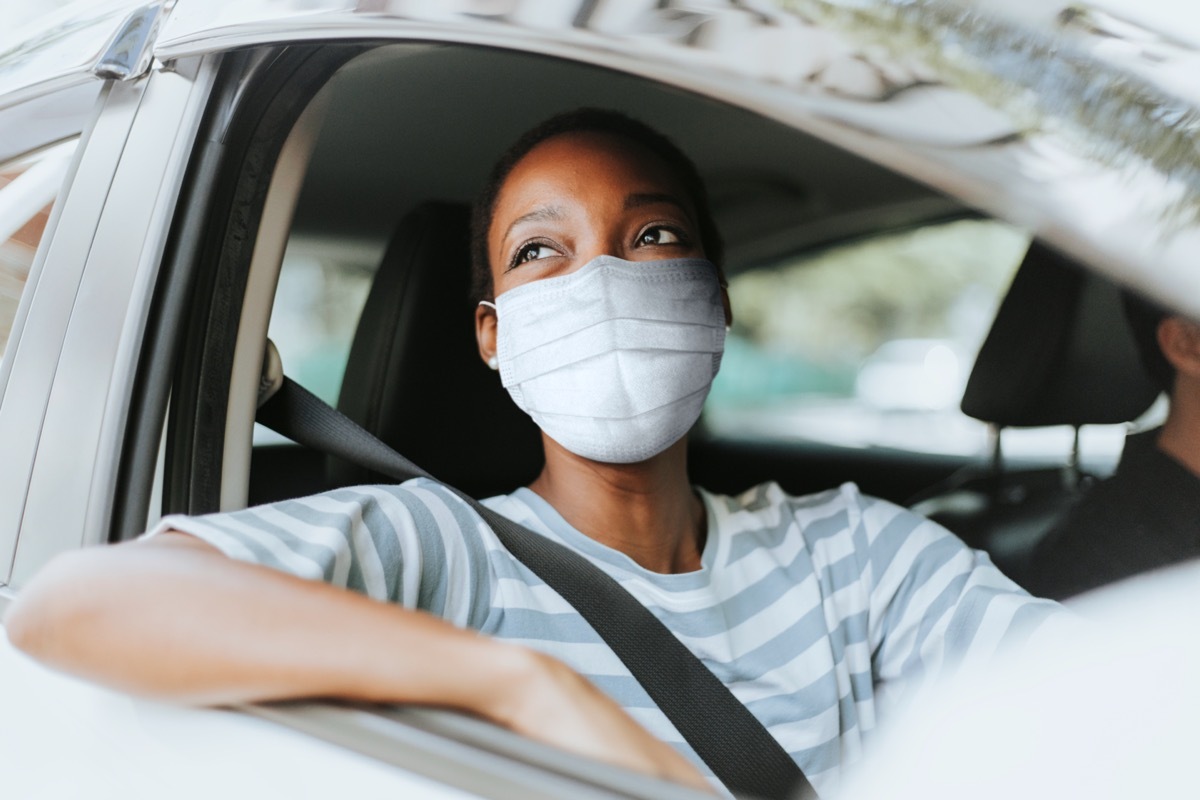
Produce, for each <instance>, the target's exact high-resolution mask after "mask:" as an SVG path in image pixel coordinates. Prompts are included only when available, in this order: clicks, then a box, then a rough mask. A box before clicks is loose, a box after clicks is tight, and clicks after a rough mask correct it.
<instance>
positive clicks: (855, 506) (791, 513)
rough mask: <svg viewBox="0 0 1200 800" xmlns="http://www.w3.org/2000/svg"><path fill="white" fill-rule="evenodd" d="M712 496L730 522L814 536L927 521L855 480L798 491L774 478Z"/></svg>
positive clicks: (713, 502)
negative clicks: (735, 492)
mask: <svg viewBox="0 0 1200 800" xmlns="http://www.w3.org/2000/svg"><path fill="white" fill-rule="evenodd" d="M707 497H708V498H709V500H710V505H712V506H713V507H715V508H716V509H717V511H718V515H719V517H720V518H721V520H722V521H723V522H725V523H726V525H728V524H730V523H737V527H740V528H746V527H751V526H754V525H755V524H757V525H760V526H761V527H774V526H776V525H778V524H780V523H781V522H782V523H787V524H793V523H794V524H796V525H797V526H798V528H799V530H800V531H801V532H802V533H803V534H804V535H805V536H810V537H815V538H823V537H826V536H832V535H837V534H839V533H840V534H849V533H852V532H854V531H859V530H861V529H863V528H864V527H866V528H869V529H871V530H872V531H878V530H880V529H882V528H885V527H887V525H889V524H891V523H893V522H895V521H896V520H898V519H899V520H904V521H910V522H912V523H913V524H919V523H920V522H927V521H928V520H925V518H924V517H921V516H919V515H917V514H913V513H912V512H911V511H909V510H907V509H905V508H902V507H901V506H898V505H895V504H894V503H890V502H888V501H886V500H881V499H879V498H877V497H872V496H871V495H867V494H863V492H862V491H861V490H860V489H859V488H858V486H857V485H856V484H854V483H844V484H842V485H841V486H837V487H834V488H832V489H827V490H825V491H821V492H814V493H812V494H804V495H793V494H789V493H788V492H786V491H784V490H783V488H782V487H780V485H779V484H778V483H775V482H773V481H772V482H767V483H762V484H759V485H758V486H754V487H752V488H750V489H748V490H746V491H744V492H742V493H741V494H738V495H733V496H728V495H716V494H711V493H707Z"/></svg>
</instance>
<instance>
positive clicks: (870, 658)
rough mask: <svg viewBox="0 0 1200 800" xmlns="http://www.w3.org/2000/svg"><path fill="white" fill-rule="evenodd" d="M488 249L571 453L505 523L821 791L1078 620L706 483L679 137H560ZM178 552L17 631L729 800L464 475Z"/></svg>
mask: <svg viewBox="0 0 1200 800" xmlns="http://www.w3.org/2000/svg"><path fill="white" fill-rule="evenodd" d="M473 230H474V236H473V245H474V251H475V261H476V264H475V269H476V280H475V285H476V291H477V294H478V299H479V300H480V301H481V302H480V305H479V308H478V311H477V314H476V332H477V336H478V342H479V352H480V356H481V357H482V358H483V360H484V361H485V362H487V363H488V364H489V365H491V366H493V367H494V368H496V369H497V370H498V371H499V378H500V380H501V381H502V382H503V383H504V385H505V386H506V387H507V388H508V390H509V391H510V393H511V394H512V396H513V399H514V400H515V401H516V403H517V404H518V405H519V406H520V407H521V408H523V409H524V410H526V411H527V412H528V413H529V414H530V415H531V416H532V417H533V419H534V420H535V421H536V422H537V423H538V425H539V426H540V427H541V429H542V432H543V443H544V447H545V456H546V461H545V469H544V470H543V471H542V473H541V474H540V475H539V476H538V478H537V479H536V480H535V481H534V482H533V483H532V484H531V485H530V486H529V487H526V488H521V489H518V490H517V491H515V492H513V493H512V494H510V495H507V496H503V497H497V498H493V499H491V500H489V501H487V502H488V505H490V506H491V507H492V508H493V509H495V510H496V511H498V512H499V513H501V514H504V515H505V516H508V517H509V518H511V519H514V520H515V521H517V522H520V523H522V524H524V525H525V526H527V527H529V528H530V529H532V530H533V531H535V532H536V533H537V534H540V535H544V536H547V537H550V538H552V539H554V540H557V541H559V542H562V543H565V544H566V545H568V546H569V547H572V548H574V549H576V550H577V551H579V552H580V553H582V554H583V555H584V556H586V557H587V558H588V559H590V560H591V561H592V562H593V563H595V564H596V565H597V566H598V567H599V568H600V569H602V570H604V571H606V572H608V573H609V574H610V575H611V576H613V577H614V578H615V579H616V580H617V581H619V582H620V583H621V585H622V586H623V587H624V588H625V589H627V590H628V591H629V592H630V593H631V594H632V595H633V596H634V597H635V598H636V599H637V600H639V601H640V602H641V603H643V604H644V605H645V606H647V607H648V608H649V609H650V610H651V611H652V612H653V613H654V614H655V615H656V616H658V617H659V618H660V619H661V620H662V621H663V622H664V624H666V626H667V627H668V628H670V629H671V630H672V631H673V632H674V633H675V634H676V635H677V636H678V637H679V638H680V640H681V641H682V642H683V643H684V644H685V645H686V646H687V647H688V648H690V649H691V650H692V651H693V652H694V653H695V654H696V655H697V656H699V657H700V658H701V659H702V660H703V661H704V662H705V664H706V665H707V666H708V667H709V668H710V669H711V670H712V671H713V672H714V673H715V674H716V675H717V676H718V677H719V678H721V679H722V680H723V681H724V682H725V683H726V684H727V685H728V686H729V687H730V688H731V689H732V691H733V692H734V694H735V695H736V696H737V697H738V699H739V700H741V701H742V702H743V703H744V704H745V705H746V706H747V707H748V708H749V709H750V711H751V712H752V713H753V714H754V715H755V716H756V717H758V719H760V720H761V721H762V722H763V724H764V725H765V726H766V727H767V728H768V730H769V731H770V732H771V734H772V735H773V736H774V737H775V738H776V739H777V740H778V741H779V742H780V743H781V744H782V746H783V747H784V749H785V750H787V751H788V752H789V753H790V754H791V755H792V756H793V757H794V758H795V760H796V761H797V762H798V763H799V765H800V766H801V767H802V769H803V770H804V772H805V773H806V774H807V776H808V778H809V779H810V781H812V782H813V784H814V786H815V788H816V789H817V790H818V791H824V790H825V789H826V788H828V787H831V786H832V785H833V784H834V783H835V782H836V779H837V776H838V775H839V773H840V770H841V768H842V767H843V765H844V764H846V763H848V762H849V761H852V760H854V759H855V758H856V757H857V756H858V755H859V753H860V751H861V747H862V741H863V737H864V735H866V734H867V733H868V732H869V731H870V730H871V729H872V728H873V727H875V725H876V718H877V714H878V713H879V707H880V704H881V702H882V701H883V700H884V699H887V698H889V697H891V696H893V695H895V694H897V693H900V692H903V691H907V690H910V689H912V687H914V686H915V685H916V684H917V683H918V682H920V681H921V680H924V679H927V678H928V676H929V675H931V674H933V673H937V672H939V671H941V670H942V669H943V668H944V667H945V666H946V665H948V664H951V663H953V662H955V661H959V660H961V659H963V658H964V657H972V656H980V655H986V654H988V653H990V652H992V651H993V650H994V649H995V648H996V647H997V646H998V645H999V644H1001V643H1002V642H1003V641H1004V640H1005V639H1008V638H1011V637H1013V636H1015V635H1017V634H1018V633H1021V632H1025V631H1028V630H1030V629H1031V628H1033V627H1034V626H1036V625H1037V624H1038V623H1040V622H1041V621H1042V620H1044V619H1045V618H1046V617H1048V616H1049V615H1052V614H1054V613H1055V609H1056V607H1055V606H1054V605H1053V604H1051V603H1047V602H1045V601H1039V600H1034V599H1033V598H1030V597H1029V596H1028V595H1026V594H1025V593H1024V592H1022V591H1021V590H1020V589H1019V588H1018V587H1016V586H1015V585H1014V584H1013V583H1011V582H1010V581H1008V580H1007V579H1006V578H1005V577H1004V576H1003V575H1001V574H1000V573H999V572H998V571H997V570H996V569H995V568H994V567H992V566H991V564H990V563H989V562H988V560H987V558H986V557H985V556H982V555H980V554H977V553H975V552H973V551H971V550H969V549H968V548H967V547H965V546H964V545H963V544H962V543H961V542H960V541H959V540H958V539H956V538H955V537H953V536H952V535H951V534H949V533H947V532H946V531H945V530H943V529H941V528H939V527H938V526H936V525H934V524H933V523H931V522H929V521H927V520H924V519H922V518H920V517H917V516H915V515H913V514H910V513H909V512H907V511H905V510H904V509H902V508H899V507H897V506H894V505H892V504H889V503H887V502H884V501H880V500H877V499H873V498H870V497H865V496H863V495H861V494H860V493H859V492H858V491H857V489H856V488H855V487H854V486H852V485H846V486H843V487H840V488H837V489H833V490H831V491H828V492H824V493H821V494H818V495H812V496H808V497H799V498H798V497H789V496H787V495H786V494H785V493H784V492H782V491H781V490H780V489H779V487H778V486H776V485H774V484H765V485H762V486H758V487H755V488H752V489H750V490H748V491H747V492H745V493H744V494H743V495H741V496H739V497H722V496H716V495H712V494H710V493H708V492H705V491H704V490H703V489H700V488H697V487H694V486H692V485H691V484H690V482H689V480H688V476H687V472H686V466H685V461H686V459H685V451H686V447H687V442H686V431H687V430H688V428H689V427H691V425H692V424H693V423H694V422H695V421H696V419H697V417H698V415H699V413H700V407H701V405H702V403H703V401H704V398H705V396H706V395H707V392H708V388H709V385H710V384H711V381H712V378H713V376H714V375H715V373H716V370H717V367H718V365H719V362H720V358H721V353H722V348H723V344H724V335H725V330H726V326H727V325H728V324H729V323H730V321H731V312H730V308H729V301H728V297H727V295H726V293H725V289H724V285H723V284H724V281H723V279H722V274H721V271H720V268H719V267H718V266H717V263H718V262H719V259H720V242H719V238H718V236H717V234H716V230H715V227H714V226H713V224H712V220H711V217H710V214H709V211H708V207H707V201H706V198H705V194H704V190H703V187H702V185H701V183H700V180H699V178H698V177H697V174H696V171H695V169H694V167H693V166H692V165H691V163H690V162H689V161H688V160H687V158H686V157H685V156H684V155H683V154H682V153H681V152H680V151H679V150H678V149H677V148H676V147H675V146H674V145H673V144H671V143H670V142H669V141H668V140H666V139H664V138H663V137H662V136H660V135H659V134H657V133H656V132H654V131H652V130H650V129H648V128H646V127H645V126H643V125H641V124H639V123H636V122H634V121H632V120H630V119H628V118H626V117H623V116H620V115H616V114H613V113H610V112H602V111H581V112H572V113H570V114H567V115H563V116H560V117H557V118H555V119H553V120H550V121H549V122H547V123H544V124H543V125H541V126H539V127H538V128H536V129H534V130H533V131H531V132H529V133H528V134H526V135H525V136H524V137H523V138H522V139H521V140H520V141H519V142H518V143H517V144H516V145H515V146H514V147H513V149H512V150H511V151H510V152H509V153H508V154H507V155H506V156H505V157H504V158H503V159H502V160H501V161H500V163H499V164H498V165H497V167H496V170H495V172H494V174H493V176H492V179H491V181H490V182H489V184H488V186H487V187H486V188H485V190H484V192H483V194H482V196H481V199H480V201H479V202H478V203H477V205H476V209H475V218H474V226H473ZM480 457H481V458H502V457H503V454H496V453H481V454H480ZM152 534H153V535H151V536H148V537H145V538H143V539H141V540H139V541H137V542H134V543H129V544H122V545H118V546H115V547H111V548H103V549H96V550H89V551H86V552H79V553H74V554H71V555H68V556H65V557H63V558H61V559H60V560H58V561H56V562H55V563H54V564H52V565H51V566H50V567H48V568H47V569H46V570H45V571H44V573H43V574H42V575H41V576H39V578H38V579H37V580H35V581H34V582H33V583H32V584H31V585H30V586H29V587H28V588H27V589H26V590H25V591H24V592H23V593H22V595H21V597H20V598H19V600H18V602H17V603H16V604H15V605H14V606H13V609H12V612H11V614H10V615H9V618H8V620H7V625H8V633H9V636H10V637H11V638H12V639H13V641H14V642H15V643H16V644H17V646H19V647H21V648H23V649H25V650H26V651H28V652H30V653H32V654H33V655H35V656H36V657H38V658H40V659H42V660H44V661H46V662H47V663H49V664H52V665H54V666H57V667H59V668H62V669H65V670H68V671H71V672H74V673H76V674H79V675H83V676H86V677H90V678H93V679H95V680H97V681H102V682H104V683H107V684H109V685H113V686H116V687H119V688H123V689H126V690H128V691H132V692H138V693H142V694H149V695H155V696H160V697H166V698H171V699H175V700H180V701H184V702H193V703H231V702H244V701H254V700H268V699H276V698H285V697H312V696H342V697H349V698H354V699H359V700H368V701H379V702H405V703H428V704H435V705H439V706H449V707H455V708H460V709H463V710H465V711H469V712H471V713H475V714H479V715H482V716H484V717H486V718H488V719H491V720H494V721H496V722H498V723H500V724H502V725H505V726H508V727H510V728H512V729H513V730H516V731H518V732H520V733H523V734H525V735H528V736H530V737H533V738H536V739H540V740H542V741H546V742H549V743H552V744H554V745H557V746H560V747H563V748H566V749H569V750H573V751H575V752H578V753H582V754H585V755H590V756H594V757H596V758H600V759H605V760H607V761H610V762H612V763H615V764H620V765H623V766H626V767H629V768H632V769H637V770H642V771H644V772H647V773H650V774H653V775H658V776H661V777H667V778H670V779H674V780H678V781H681V782H684V783H690V784H692V785H705V778H704V777H702V774H701V773H702V771H704V766H703V764H702V763H700V762H699V761H698V759H696V757H695V754H694V753H693V752H692V751H691V749H690V748H689V747H688V746H687V745H686V744H685V743H683V742H682V740H681V737H680V736H679V734H678V733H677V732H676V731H675V729H674V728H673V726H672V725H671V724H670V723H669V722H668V721H667V719H666V717H665V716H663V714H662V713H661V712H660V711H659V710H658V709H657V707H656V706H655V705H654V703H653V702H652V701H651V700H650V699H649V697H648V696H647V695H646V694H645V692H644V691H643V690H642V688H641V687H640V686H639V685H638V684H637V683H636V681H634V679H633V678H632V677H631V676H630V675H629V673H628V672H627V671H626V670H625V668H624V666H623V665H622V664H621V662H620V661H619V660H617V659H616V657H615V656H614V655H613V653H612V652H611V651H610V650H609V649H608V648H607V646H606V645H605V644H604V643H603V642H602V641H601V640H600V639H599V637H598V636H597V635H596V633H595V632H594V631H593V630H592V629H591V627H590V626H588V625H587V624H586V623H584V622H583V621H582V620H581V619H580V618H579V616H578V615H577V614H576V613H575V612H574V610H573V609H572V608H571V607H570V606H569V605H567V604H566V603H565V602H564V601H563V600H562V599H561V598H560V597H559V596H558V595H557V594H556V593H554V592H553V591H551V590H549V589H548V588H547V587H546V586H545V585H544V584H543V583H542V582H541V581H540V580H538V579H537V578H536V577H535V576H534V575H533V574H532V573H531V572H530V571H529V570H528V569H526V568H525V567H524V566H523V565H522V564H521V563H519V562H517V561H516V560H514V559H513V558H512V557H511V556H510V555H509V554H508V553H507V551H505V550H504V548H503V547H502V546H501V545H500V543H499V542H498V541H497V540H496V538H495V536H494V534H493V533H492V532H491V530H490V529H488V528H487V526H486V525H485V524H484V523H483V522H482V520H481V519H480V518H479V517H478V516H477V515H475V514H474V512H472V511H471V510H470V508H469V507H467V506H466V505H464V504H463V503H462V502H461V501H460V500H458V499H457V498H456V497H455V496H454V495H453V494H451V493H450V492H448V491H446V490H445V489H444V488H442V487H440V486H439V485H437V484H436V483H433V482H431V481H427V480H416V481H409V482H407V483H405V484H403V485H400V486H374V487H359V488H354V489H340V490H336V491H332V492H328V493H326V494H322V495H318V496H315V497H310V498H306V499H303V500H296V501H288V502H283V503H278V504H274V505H271V506H265V507H260V508H253V509H247V510H244V511H238V512H233V513H227V514H215V515H210V516H206V517H198V518H185V517H170V518H167V519H165V520H164V521H163V523H162V524H161V525H160V526H159V527H158V528H157V529H156V531H154V532H152ZM347 589H350V590H351V591H347ZM481 634H483V635H481ZM664 742H666V743H668V744H669V745H670V746H668V744H664Z"/></svg>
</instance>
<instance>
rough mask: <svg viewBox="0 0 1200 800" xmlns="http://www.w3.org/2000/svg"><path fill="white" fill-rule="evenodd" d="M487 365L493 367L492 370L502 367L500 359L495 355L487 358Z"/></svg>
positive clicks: (489, 367)
mask: <svg viewBox="0 0 1200 800" xmlns="http://www.w3.org/2000/svg"><path fill="white" fill-rule="evenodd" d="M487 365H488V369H492V370H497V369H500V362H499V361H498V360H496V357H495V356H492V357H491V358H489V359H488V360H487Z"/></svg>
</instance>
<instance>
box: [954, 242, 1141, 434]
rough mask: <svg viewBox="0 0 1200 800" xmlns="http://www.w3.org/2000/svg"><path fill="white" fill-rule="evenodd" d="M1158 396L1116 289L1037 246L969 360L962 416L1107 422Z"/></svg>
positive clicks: (1010, 422) (1034, 422)
mask: <svg viewBox="0 0 1200 800" xmlns="http://www.w3.org/2000/svg"><path fill="white" fill-rule="evenodd" d="M1158 392H1159V390H1158V388H1157V387H1156V386H1155V385H1154V383H1153V382H1152V381H1151V380H1150V378H1149V377H1148V376H1147V375H1146V373H1145V370H1144V369H1143V368H1142V366H1141V362H1140V361H1139V360H1138V354H1137V348H1136V346H1135V345H1134V341H1133V336H1132V334H1131V333H1130V332H1129V329H1128V327H1127V326H1126V324H1125V317H1124V314H1123V312H1122V308H1121V295H1120V292H1119V291H1118V289H1117V288H1116V287H1115V286H1113V285H1112V284H1110V283H1108V282H1107V281H1104V280H1102V279H1100V278H1099V277H1097V276H1095V275H1093V274H1091V273H1089V272H1087V271H1085V270H1083V269H1082V268H1081V267H1079V266H1078V265H1076V264H1075V263H1073V262H1071V261H1070V260H1069V259H1067V258H1066V257H1064V256H1063V255H1061V254H1059V253H1056V252H1054V251H1052V250H1050V249H1049V248H1047V247H1046V246H1045V245H1042V244H1040V243H1038V242H1037V241H1034V242H1033V244H1032V245H1030V247H1029V252H1027V253H1026V254H1025V260H1024V261H1023V262H1022V264H1021V268H1020V269H1019V270H1018V271H1017V275H1016V277H1015V278H1014V279H1013V283H1012V286H1011V287H1010V288H1009V290H1008V294H1007V295H1006V296H1005V298H1004V301H1003V302H1002V303H1001V304H1000V310H999V311H997V312H996V319H995V321H994V322H993V323H992V329H991V331H990V332H989V333H988V336H987V339H986V340H985V341H984V343H983V347H982V348H981V349H980V351H979V356H978V358H976V360H975V366H974V368H973V369H972V370H971V377H970V379H969V380H968V381H967V388H966V391H965V392H964V394H963V400H962V410H963V413H965V414H967V415H968V416H972V417H975V418H976V419H980V420H983V421H985V422H991V423H995V424H998V425H1001V426H1005V427H1008V426H1017V427H1033V426H1042V425H1093V424H1113V423H1119V422H1127V421H1129V420H1132V419H1136V418H1137V417H1138V416H1140V415H1141V414H1142V413H1143V412H1144V411H1145V410H1146V409H1147V408H1149V407H1150V404H1151V403H1152V402H1154V399H1155V398H1156V397H1157V396H1158Z"/></svg>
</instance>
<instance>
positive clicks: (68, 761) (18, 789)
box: [0, 636, 474, 800]
mask: <svg viewBox="0 0 1200 800" xmlns="http://www.w3.org/2000/svg"><path fill="white" fill-rule="evenodd" d="M0 709H3V717H4V720H5V724H4V725H2V726H0V786H2V787H3V793H4V796H5V797H12V798H23V799H25V798H28V799H29V800H32V799H33V798H62V799H63V800H66V799H67V798H81V797H87V798H90V800H110V799H111V800H137V799H138V798H144V799H145V800H151V799H154V800H157V799H158V798H163V797H172V798H179V800H192V799H193V798H194V799H195V800H212V798H218V797H221V798H226V797H228V798H233V797H258V798H268V797H288V798H293V799H294V800H302V798H312V799H313V800H329V798H332V797H359V798H370V797H396V798H405V799H406V800H418V798H421V799H423V798H429V800H461V798H467V797H473V796H474V795H471V794H467V793H465V792H462V791H459V790H457V789H452V788H450V787H448V786H445V785H443V784H439V783H435V782H434V781H432V780H429V779H427V778H423V777H420V776H418V775H414V774H412V773H407V772H404V771H401V770H398V769H395V768H394V767H392V766H390V765H387V764H384V763H381V762H379V761H376V760H374V759H372V758H369V757H367V756H364V755H360V754H358V753H355V752H353V751H351V750H346V749H343V748H340V747H333V746H330V745H329V744H327V743H325V742H323V741H321V740H319V739H315V738H313V737H311V736H307V735H305V734H302V733H299V732H297V731H293V730H290V729H288V728H285V727H282V726H280V725H275V724H273V723H271V722H268V721H266V720H262V719H257V718H255V717H252V716H249V715H247V714H242V713H238V712H235V711H228V710H219V709H197V708H185V707H180V706H173V705H168V704H165V703H159V702H155V701H152V700H144V699H139V698H133V697H129V696H127V695H122V694H118V693H115V692H110V691H107V690H105V689H101V688H98V687H96V686H94V685H92V684H89V683H86V682H84V681H80V680H77V679H75V678H71V677H68V676H65V675H60V674H57V673H54V672H51V671H50V670H47V669H45V668H43V667H41V666H39V665H37V664H35V663H34V662H33V661H31V660H30V659H28V658H26V657H25V656H23V655H21V654H20V653H18V652H17V651H16V650H14V649H13V647H12V645H10V644H9V643H8V639H7V637H4V636H0ZM18 720H19V721H20V724H13V723H14V721H18Z"/></svg>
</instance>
